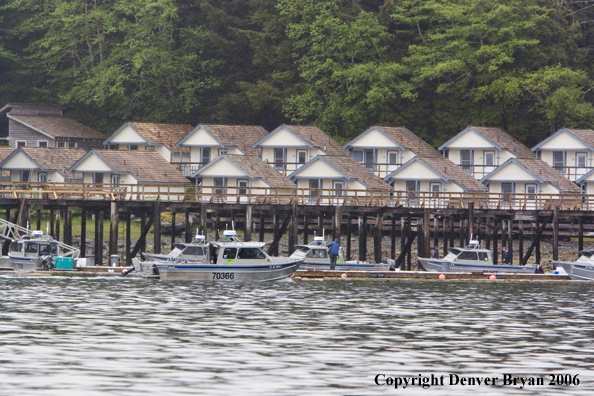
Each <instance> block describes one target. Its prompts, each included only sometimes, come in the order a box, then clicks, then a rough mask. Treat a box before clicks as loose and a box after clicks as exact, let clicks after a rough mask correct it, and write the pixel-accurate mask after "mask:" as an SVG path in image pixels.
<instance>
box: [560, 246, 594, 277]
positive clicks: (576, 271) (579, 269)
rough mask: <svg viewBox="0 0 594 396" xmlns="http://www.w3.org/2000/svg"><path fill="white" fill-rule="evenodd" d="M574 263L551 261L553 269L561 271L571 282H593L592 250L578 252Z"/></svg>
mask: <svg viewBox="0 0 594 396" xmlns="http://www.w3.org/2000/svg"><path fill="white" fill-rule="evenodd" d="M578 254H579V258H578V259H577V260H576V261H553V267H555V269H557V270H559V268H563V270H564V271H565V272H566V273H567V275H569V277H570V278H571V279H573V280H594V250H585V251H581V252H578Z"/></svg>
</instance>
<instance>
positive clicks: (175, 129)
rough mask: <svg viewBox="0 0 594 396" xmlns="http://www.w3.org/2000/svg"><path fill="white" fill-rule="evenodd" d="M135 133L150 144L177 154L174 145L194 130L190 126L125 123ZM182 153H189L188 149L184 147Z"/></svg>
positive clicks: (177, 149)
mask: <svg viewBox="0 0 594 396" xmlns="http://www.w3.org/2000/svg"><path fill="white" fill-rule="evenodd" d="M127 124H128V125H130V126H131V127H132V128H134V130H135V131H136V132H138V133H139V134H140V135H141V136H142V137H143V138H145V139H146V141H147V142H148V143H150V144H159V143H160V144H163V145H165V147H167V148H168V149H169V150H171V151H177V152H179V148H176V147H175V144H176V143H177V142H179V141H180V140H181V139H183V138H184V137H185V136H186V135H187V134H188V133H190V132H191V131H192V129H194V127H193V126H192V125H190V124H164V123H156V122H136V121H131V122H128V123H127ZM183 152H186V153H189V152H190V149H189V148H186V147H184V149H183Z"/></svg>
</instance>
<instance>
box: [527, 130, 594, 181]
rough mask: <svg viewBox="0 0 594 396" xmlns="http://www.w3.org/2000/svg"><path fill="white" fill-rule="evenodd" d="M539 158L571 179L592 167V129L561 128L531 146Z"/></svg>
mask: <svg viewBox="0 0 594 396" xmlns="http://www.w3.org/2000/svg"><path fill="white" fill-rule="evenodd" d="M532 151H534V152H535V153H536V158H540V159H541V160H543V161H544V162H546V163H547V164H549V165H550V166H552V167H553V168H555V169H556V170H557V171H558V172H561V173H562V174H563V175H564V176H565V177H567V178H568V179H569V180H571V181H577V180H579V179H580V178H582V176H585V175H586V173H588V172H590V171H591V170H592V169H594V163H593V161H592V160H593V152H594V131H593V130H591V129H569V128H562V129H559V130H558V131H557V132H555V133H554V134H552V135H551V136H549V137H548V138H547V139H545V140H543V141H542V142H541V143H539V144H537V145H536V146H534V147H533V148H532Z"/></svg>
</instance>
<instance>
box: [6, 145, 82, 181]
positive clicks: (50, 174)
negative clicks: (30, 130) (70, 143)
mask: <svg viewBox="0 0 594 396" xmlns="http://www.w3.org/2000/svg"><path fill="white" fill-rule="evenodd" d="M83 155H85V151H84V150H83V149H81V148H50V147H46V148H39V147H19V148H17V149H16V150H14V151H12V152H11V153H10V154H9V155H8V156H6V158H5V159H4V160H3V161H2V162H0V170H2V172H9V174H10V181H11V182H26V183H65V182H68V181H70V182H72V181H73V175H72V173H70V172H68V169H69V168H70V167H71V166H72V165H73V164H74V163H75V162H76V161H78V160H79V159H80V158H82V156H83ZM79 181H82V180H79Z"/></svg>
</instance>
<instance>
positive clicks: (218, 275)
mask: <svg viewBox="0 0 594 396" xmlns="http://www.w3.org/2000/svg"><path fill="white" fill-rule="evenodd" d="M234 277H235V275H234V274H233V272H213V273H212V279H233V278H234Z"/></svg>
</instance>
